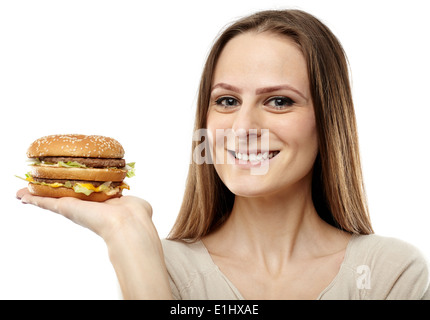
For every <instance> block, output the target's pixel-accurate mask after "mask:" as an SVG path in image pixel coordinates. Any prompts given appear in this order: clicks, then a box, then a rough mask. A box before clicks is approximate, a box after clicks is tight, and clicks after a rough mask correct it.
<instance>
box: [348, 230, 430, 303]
mask: <svg viewBox="0 0 430 320" xmlns="http://www.w3.org/2000/svg"><path fill="white" fill-rule="evenodd" d="M344 263H345V265H346V266H347V267H349V269H350V270H352V271H353V272H354V273H355V277H356V280H357V283H356V284H357V287H358V289H363V290H364V291H362V294H363V293H365V296H366V297H367V298H376V299H422V298H423V297H427V295H428V294H429V291H428V288H429V266H428V262H427V259H426V257H425V256H424V255H423V254H422V252H421V251H420V250H419V249H418V248H417V247H415V246H414V245H412V244H410V243H408V242H406V241H403V240H400V239H397V238H392V237H385V236H380V235H375V234H371V235H354V236H353V237H352V239H351V242H350V245H349V248H348V249H347V255H346V257H345V261H344ZM366 273H367V274H366ZM365 274H366V277H365V276H364V275H365ZM360 277H361V278H360ZM361 280H363V281H364V282H360V281H361ZM366 281H368V283H365V282H366ZM360 285H361V287H360Z"/></svg>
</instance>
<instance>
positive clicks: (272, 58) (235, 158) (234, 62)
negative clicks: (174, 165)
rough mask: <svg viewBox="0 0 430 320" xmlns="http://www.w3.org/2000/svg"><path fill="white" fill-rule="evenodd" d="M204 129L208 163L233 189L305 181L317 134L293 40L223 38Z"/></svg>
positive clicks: (255, 191) (274, 188) (254, 191)
mask: <svg viewBox="0 0 430 320" xmlns="http://www.w3.org/2000/svg"><path fill="white" fill-rule="evenodd" d="M207 129H208V131H209V133H210V137H209V142H210V145H211V148H212V150H211V152H212V159H213V162H214V165H215V169H216V171H217V173H218V175H219V176H220V178H221V180H222V181H223V182H224V183H225V185H226V186H227V187H228V188H229V189H230V191H231V192H233V193H234V194H235V195H239V196H246V197H254V196H266V195H270V194H275V193H279V192H281V193H280V194H282V192H283V191H286V190H288V189H290V190H297V189H296V188H297V187H299V186H307V187H309V186H310V183H311V177H312V167H313V164H314V162H315V158H316V155H317V152H318V142H317V133H316V125H315V116H314V110H313V104H312V99H311V95H310V91H309V80H308V76H307V67H306V61H305V58H304V56H303V54H302V53H301V51H300V49H299V48H298V47H297V45H296V44H295V43H294V42H293V41H292V40H291V39H289V38H287V37H282V36H278V35H274V34H271V33H264V32H263V33H260V34H257V33H254V32H248V33H245V34H242V35H239V36H236V37H235V38H233V39H232V40H230V41H229V42H228V43H227V45H226V46H225V48H224V49H223V51H222V53H221V55H220V57H219V60H218V63H217V65H216V68H215V73H214V78H213V82H212V91H211V99H210V105H209V110H208V118H207ZM291 188H294V189H291ZM297 191H298V190H297Z"/></svg>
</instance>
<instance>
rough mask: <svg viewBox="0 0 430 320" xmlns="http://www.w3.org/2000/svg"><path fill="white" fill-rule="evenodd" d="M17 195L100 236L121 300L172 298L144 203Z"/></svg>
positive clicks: (24, 191) (133, 199)
mask: <svg viewBox="0 0 430 320" xmlns="http://www.w3.org/2000/svg"><path fill="white" fill-rule="evenodd" d="M16 196H17V198H18V199H21V201H22V202H23V203H29V204H33V205H35V206H38V207H40V208H43V209H47V210H51V211H54V212H56V213H59V214H61V215H63V216H64V217H66V218H68V219H70V220H72V221H73V222H75V223H77V224H79V225H81V226H83V227H86V228H88V229H90V230H92V231H94V232H95V233H96V234H98V235H99V236H101V237H102V238H103V239H104V241H105V242H106V244H107V246H108V250H109V256H110V260H111V262H112V264H113V266H114V268H115V271H116V274H117V277H118V280H119V283H120V286H121V290H122V293H123V296H124V298H129V299H159V298H160V299H167V298H171V292H170V286H169V282H168V276H167V270H166V266H165V263H164V255H163V250H162V247H161V242H160V239H159V236H158V233H157V231H156V229H155V226H154V224H153V223H152V220H151V217H152V207H151V205H150V204H149V203H148V202H147V201H145V200H143V199H141V198H138V197H133V196H123V197H121V198H114V199H109V200H107V201H105V202H91V201H83V200H79V199H75V198H58V199H57V198H47V197H38V196H33V195H32V194H30V192H29V191H28V189H27V188H24V189H21V190H19V191H18V192H17V194H16Z"/></svg>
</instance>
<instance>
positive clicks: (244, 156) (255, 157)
mask: <svg viewBox="0 0 430 320" xmlns="http://www.w3.org/2000/svg"><path fill="white" fill-rule="evenodd" d="M228 152H229V153H230V154H231V155H232V156H233V157H234V158H235V159H237V160H242V161H248V162H253V163H255V162H261V161H264V160H270V159H272V158H273V157H276V156H277V155H278V154H279V150H274V151H266V152H259V153H240V152H236V151H233V150H228Z"/></svg>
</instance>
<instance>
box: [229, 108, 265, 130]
mask: <svg viewBox="0 0 430 320" xmlns="http://www.w3.org/2000/svg"><path fill="white" fill-rule="evenodd" d="M259 118H260V117H259V115H258V109H257V108H255V107H254V106H253V105H251V104H242V106H241V107H240V109H239V110H238V111H237V112H236V113H235V118H234V121H233V126H232V129H233V132H234V135H235V136H237V137H239V138H245V137H247V136H249V135H256V134H257V132H258V131H260V130H259V129H261V128H260V119H259Z"/></svg>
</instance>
